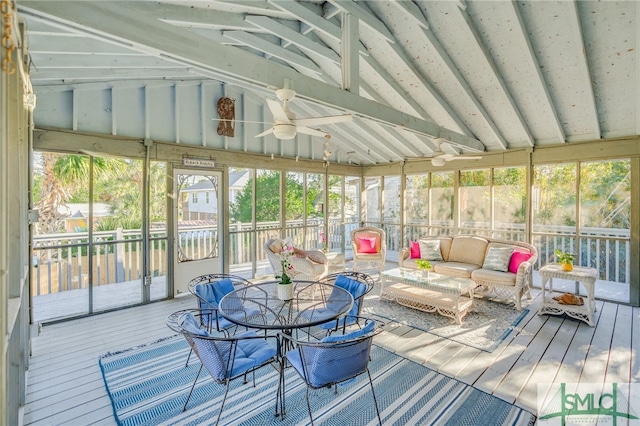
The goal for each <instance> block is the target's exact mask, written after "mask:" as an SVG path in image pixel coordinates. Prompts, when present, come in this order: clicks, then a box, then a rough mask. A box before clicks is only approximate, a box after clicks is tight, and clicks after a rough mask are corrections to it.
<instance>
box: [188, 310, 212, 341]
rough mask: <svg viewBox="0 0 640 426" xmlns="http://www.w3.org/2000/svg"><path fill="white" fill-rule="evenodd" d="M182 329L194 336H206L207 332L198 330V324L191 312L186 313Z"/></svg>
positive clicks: (201, 329) (202, 329)
mask: <svg viewBox="0 0 640 426" xmlns="http://www.w3.org/2000/svg"><path fill="white" fill-rule="evenodd" d="M182 329H183V330H184V331H186V332H188V333H191V334H195V335H196V336H208V335H209V333H207V330H205V329H204V328H200V323H199V322H198V320H197V319H196V317H194V316H193V314H192V313H191V312H189V313H187V314H186V315H185V316H184V319H183V320H182Z"/></svg>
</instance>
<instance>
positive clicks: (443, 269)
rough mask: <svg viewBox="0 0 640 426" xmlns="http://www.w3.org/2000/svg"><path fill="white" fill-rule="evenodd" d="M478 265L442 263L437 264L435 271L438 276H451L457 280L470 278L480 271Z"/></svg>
mask: <svg viewBox="0 0 640 426" xmlns="http://www.w3.org/2000/svg"><path fill="white" fill-rule="evenodd" d="M478 268H479V266H478V265H474V264H471V263H460V262H442V263H436V264H435V265H434V267H433V270H434V271H436V272H437V273H438V274H443V275H449V276H450V277H457V278H470V277H471V273H472V272H473V271H475V270H476V269H478Z"/></svg>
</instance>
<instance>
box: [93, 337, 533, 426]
mask: <svg viewBox="0 0 640 426" xmlns="http://www.w3.org/2000/svg"><path fill="white" fill-rule="evenodd" d="M188 353H189V347H188V345H187V343H186V340H185V339H184V338H183V337H182V336H172V337H169V338H166V339H163V340H160V341H157V342H154V343H151V344H148V345H144V346H139V347H136V348H132V349H129V350H126V351H121V352H117V353H108V354H106V355H103V356H102V357H101V358H100V360H99V364H100V368H101V370H102V374H103V378H104V382H105V386H106V389H107V392H108V394H109V397H110V398H111V402H112V404H113V411H114V415H115V418H116V420H117V422H118V424H119V425H199V424H213V423H214V422H215V420H216V417H217V415H218V408H219V406H220V403H221V401H222V396H223V394H224V386H222V385H219V384H217V383H215V382H213V381H212V380H211V379H210V377H209V376H206V375H205V373H204V372H203V373H202V374H201V377H200V380H199V381H198V384H197V385H196V389H195V390H194V394H193V395H192V396H191V400H190V401H189V406H188V408H187V411H186V412H184V413H183V412H182V406H183V404H184V401H185V399H186V397H187V394H188V392H189V388H190V386H191V384H192V383H193V380H194V378H195V375H196V374H197V372H198V368H199V366H200V362H199V360H198V359H197V357H195V356H192V359H191V361H190V363H189V365H188V366H187V367H185V362H186V359H187V355H188ZM369 368H370V371H371V375H372V377H373V382H374V386H375V390H376V397H377V400H378V406H379V408H380V412H381V413H380V414H381V417H382V421H383V424H384V425H456V426H459V425H474V426H476V425H483V424H486V425H492V426H493V425H532V424H534V422H535V416H534V415H533V414H531V413H530V412H528V411H525V410H522V409H520V408H518V407H516V406H513V405H511V404H509V403H507V402H505V401H503V400H501V399H498V398H496V397H493V396H491V395H489V394H487V393H484V392H482V391H480V390H477V389H475V388H473V387H471V386H468V385H466V384H464V383H462V382H459V381H457V380H455V379H452V378H449V377H447V376H444V375H442V374H439V373H437V372H435V371H433V370H431V369H429V368H426V367H424V366H421V365H419V364H417V363H415V362H413V361H410V360H408V359H406V358H403V357H400V356H398V355H395V354H393V353H391V352H389V351H387V350H385V349H382V348H380V347H377V346H374V347H373V349H372V359H371V362H370V365H369ZM285 377H286V386H287V389H286V407H287V415H286V416H285V418H284V419H280V418H275V417H274V407H275V396H276V388H277V386H278V373H277V371H276V370H275V369H274V368H271V367H269V366H267V367H265V368H262V369H261V370H258V372H257V373H256V387H255V388H254V387H253V386H252V383H251V381H250V382H249V383H248V384H242V379H237V380H234V381H233V382H232V383H231V388H230V390H229V395H228V396H227V401H226V403H225V408H224V411H223V413H222V418H221V420H220V424H222V425H261V426H262V425H270V424H273V425H282V426H286V425H306V424H310V420H309V413H308V411H307V405H306V400H305V385H304V384H303V383H302V381H301V380H300V378H299V376H298V375H297V373H296V372H295V371H294V370H293V369H291V368H289V369H287V370H286V376H285ZM310 397H311V404H312V408H313V411H314V421H315V424H322V425H336V426H338V425H339V426H344V425H375V424H377V421H378V419H377V417H376V413H375V409H374V405H373V399H372V395H371V388H370V386H369V383H368V379H367V377H366V375H363V376H360V377H359V378H356V379H354V380H352V381H351V382H348V383H346V384H343V385H341V386H339V387H338V395H335V394H334V390H333V389H320V390H312V391H311V396H310Z"/></svg>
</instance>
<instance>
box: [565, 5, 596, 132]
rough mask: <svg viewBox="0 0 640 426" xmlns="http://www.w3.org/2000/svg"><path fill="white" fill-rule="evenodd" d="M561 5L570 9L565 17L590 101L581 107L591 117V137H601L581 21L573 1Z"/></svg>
mask: <svg viewBox="0 0 640 426" xmlns="http://www.w3.org/2000/svg"><path fill="white" fill-rule="evenodd" d="M561 4H562V5H563V6H565V7H567V8H569V9H570V11H569V12H568V13H567V14H566V16H567V17H569V18H571V19H570V20H569V25H570V26H571V29H572V30H573V33H574V37H575V41H576V42H575V43H574V44H573V45H574V46H576V48H579V49H578V51H577V52H576V56H577V57H578V58H580V59H582V61H581V63H580V67H576V68H579V69H580V71H582V84H581V87H582V89H583V90H584V91H585V92H586V93H585V95H586V96H588V97H589V99H590V100H591V103H590V104H589V105H588V108H587V105H583V109H584V110H585V111H587V112H588V113H589V115H590V117H589V118H590V119H591V127H592V128H593V135H592V138H593V139H600V138H601V137H602V130H601V128H600V121H599V120H598V106H597V104H596V96H595V93H594V91H593V79H592V78H591V70H590V69H589V62H588V60H587V55H586V51H587V50H586V48H585V47H584V37H583V36H582V23H581V22H580V14H579V12H578V5H577V3H576V2H575V1H571V2H563V3H561Z"/></svg>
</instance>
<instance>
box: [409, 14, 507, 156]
mask: <svg viewBox="0 0 640 426" xmlns="http://www.w3.org/2000/svg"><path fill="white" fill-rule="evenodd" d="M399 10H401V11H404V12H406V11H407V9H405V8H399ZM405 16H407V14H405ZM410 16H414V15H413V14H411V15H410ZM421 27H424V26H421ZM422 33H423V34H424V36H425V37H426V38H427V40H429V43H431V46H432V47H433V48H434V50H435V51H436V52H438V56H439V57H440V60H441V61H442V62H443V63H444V66H445V68H446V69H447V70H449V72H450V73H451V74H452V75H453V78H454V79H455V80H456V81H457V82H458V84H459V85H460V87H462V91H463V92H464V93H465V94H466V95H467V97H468V98H469V101H471V103H472V104H473V106H474V107H475V109H476V111H477V112H478V115H479V116H480V117H481V118H482V120H484V122H485V124H486V125H487V127H488V128H489V129H490V130H491V133H493V136H494V138H495V139H496V141H497V143H498V144H499V145H500V147H501V148H502V149H507V141H506V140H505V139H504V136H502V133H501V132H500V129H498V126H497V125H496V123H495V122H494V121H493V119H492V118H491V116H490V115H489V112H487V110H486V108H485V107H484V105H482V102H480V99H478V97H477V96H476V94H475V91H474V90H473V89H472V88H471V86H470V85H469V83H468V82H467V80H466V79H465V78H464V76H463V75H462V73H461V72H460V70H459V69H458V67H457V66H456V64H455V63H454V62H453V60H452V59H451V57H450V56H449V54H448V53H447V51H446V50H445V49H444V47H443V46H442V44H441V43H440V40H438V38H437V37H436V35H435V34H434V33H433V31H431V30H430V29H429V28H428V25H427V28H426V29H425V28H422Z"/></svg>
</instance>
